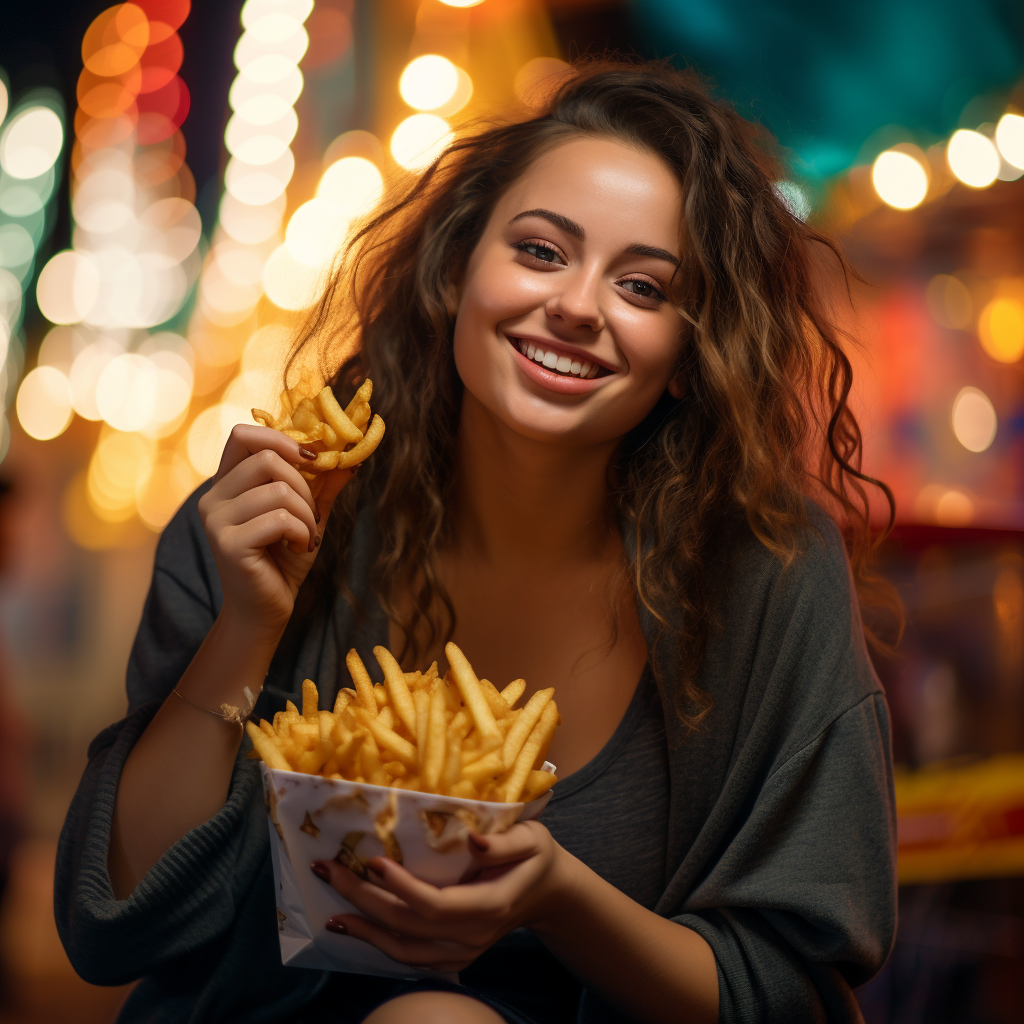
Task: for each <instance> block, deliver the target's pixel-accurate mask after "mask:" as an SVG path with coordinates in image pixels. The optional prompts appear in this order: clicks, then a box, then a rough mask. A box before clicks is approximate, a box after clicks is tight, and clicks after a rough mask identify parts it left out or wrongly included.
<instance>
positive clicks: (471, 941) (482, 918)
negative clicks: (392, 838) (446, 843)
mask: <svg viewBox="0 0 1024 1024" xmlns="http://www.w3.org/2000/svg"><path fill="white" fill-rule="evenodd" d="M469 849H470V852H471V853H472V855H473V860H474V865H473V868H472V869H471V870H470V872H468V873H467V876H466V878H464V879H463V881H462V882H460V883H459V884H458V885H449V886H446V887H445V888H443V889H439V888H437V886H434V885H430V884H429V883H428V882H422V881H420V880H419V879H418V878H415V877H414V876H413V875H411V874H410V873H409V872H408V871H406V869H405V868H404V867H402V865H401V864H397V863H396V862H395V861H393V860H390V859H389V858H387V857H375V858H373V859H372V860H370V861H368V862H367V867H368V868H369V869H370V872H371V874H370V877H369V879H366V880H364V879H361V878H359V876H358V875H356V874H355V873H354V872H352V871H350V870H349V869H348V868H346V867H343V866H342V865H341V864H338V863H336V862H334V861H317V862H316V863H315V864H314V865H313V871H314V873H315V874H316V875H318V876H319V877H320V878H322V879H323V880H324V881H325V882H327V883H328V884H329V885H331V886H333V888H334V889H335V890H336V891H337V892H339V893H340V894H341V895H342V896H344V898H345V899H346V900H348V902H349V903H351V904H352V905H353V906H354V907H357V908H358V909H359V910H360V911H361V912H362V914H363V915H365V916H360V915H357V914H338V915H337V916H336V917H333V918H331V920H330V921H328V922H327V927H328V928H331V930H336V931H342V930H343V931H344V933H345V934H348V935H353V936H355V937H356V938H357V939H365V940H366V941H367V942H369V943H370V944H371V945H374V946H376V947H377V948H378V949H379V950H381V951H383V952H384V953H386V954H387V955H388V956H389V957H391V959H392V960H397V961H398V962H399V963H402V964H408V965H409V966H411V967H426V968H431V969H433V970H438V971H446V972H457V971H461V970H464V969H465V968H466V967H468V966H469V964H471V963H472V962H473V961H474V960H475V959H476V958H477V957H478V956H480V954H481V953H483V952H484V950H486V949H488V948H489V947H490V946H492V945H494V943H495V942H497V941H498V939H500V938H501V937H502V936H503V935H507V934H508V933H509V932H510V931H512V930H513V929H514V928H519V927H522V926H524V925H525V926H529V925H531V924H535V923H537V922H539V921H540V920H541V919H543V918H546V917H549V916H550V915H551V914H552V913H557V912H558V906H559V904H560V903H561V902H562V900H561V897H562V896H563V894H564V893H565V892H566V890H567V889H568V885H567V882H566V878H567V876H568V874H569V873H570V872H569V871H567V870H566V868H567V867H568V865H567V864H566V861H569V860H571V859H572V858H570V857H569V855H568V854H566V853H565V851H564V850H563V849H562V848H561V847H560V846H559V845H558V844H557V843H556V842H555V841H554V839H552V837H551V833H550V832H549V831H548V830H547V829H546V828H545V827H544V826H543V825H541V824H540V823H539V822H536V821H525V822H518V823H517V824H515V825H513V826H512V827H511V828H510V829H509V830H508V831H507V832H502V833H499V834H495V835H488V836H482V835H478V834H477V833H470V837H469ZM339 926H340V927H339Z"/></svg>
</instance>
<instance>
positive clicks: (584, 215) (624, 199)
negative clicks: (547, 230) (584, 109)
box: [495, 138, 682, 248]
mask: <svg viewBox="0 0 1024 1024" xmlns="http://www.w3.org/2000/svg"><path fill="white" fill-rule="evenodd" d="M534 209H543V210H550V211H552V212H554V213H557V214H558V215H560V216H562V217H567V218H569V219H570V220H572V221H574V222H576V223H577V224H579V225H580V226H581V227H582V228H583V229H584V232H585V233H586V237H587V238H588V239H593V240H594V241H597V240H598V239H600V238H610V237H612V236H619V235H622V236H626V235H628V236H630V237H629V243H632V242H637V241H639V242H644V243H647V244H649V245H660V246H662V247H664V248H676V247H677V246H678V236H679V223H680V218H681V216H682V189H681V187H680V185H679V181H678V179H677V178H676V176H675V175H674V174H673V172H672V170H671V169H670V168H669V167H668V165H667V164H666V163H665V162H664V161H663V160H662V159H661V158H660V157H658V156H656V155H655V154H653V153H651V152H649V151H646V150H642V149H637V148H634V147H632V146H629V145H626V144H625V143H621V142H617V141H615V140H612V139H603V138H580V139H571V140H568V141H566V142H563V143H561V144H559V145H557V146H555V147H553V148H551V149H549V150H548V151H547V152H545V153H542V154H541V155H540V156H539V157H538V158H537V159H536V160H535V161H533V163H532V164H531V165H530V166H529V167H528V168H527V170H526V171H525V172H524V173H523V175H522V176H521V177H520V178H519V179H518V180H517V181H516V182H515V183H514V184H513V185H512V187H511V188H510V189H509V190H508V191H507V192H506V193H505V195H504V196H503V197H502V199H501V201H500V202H499V203H498V206H497V207H496V209H495V215H496V218H498V219H500V223H499V224H498V225H497V226H498V227H499V229H501V228H504V226H505V224H507V223H508V222H509V221H510V220H511V219H512V218H514V217H516V216H518V215H519V214H521V213H523V212H524V211H527V210H534ZM641 234H642V235H643V236H644V237H642V238H641V237H639V235H641ZM634 235H637V236H638V237H636V238H634V237H632V236H634ZM627 244H628V243H627Z"/></svg>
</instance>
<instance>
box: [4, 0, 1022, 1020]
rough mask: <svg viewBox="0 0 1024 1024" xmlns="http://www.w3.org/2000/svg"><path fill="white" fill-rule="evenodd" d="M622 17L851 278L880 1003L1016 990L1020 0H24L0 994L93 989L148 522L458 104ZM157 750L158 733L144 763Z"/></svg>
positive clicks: (517, 84) (977, 1010) (189, 475)
mask: <svg viewBox="0 0 1024 1024" xmlns="http://www.w3.org/2000/svg"><path fill="white" fill-rule="evenodd" d="M606 49H615V50H619V51H622V52H626V53H635V54H639V55H643V56H648V57H650V56H658V57H671V58H672V59H673V60H675V61H677V62H678V63H679V64H681V65H687V66H690V67H693V68H696V69H698V70H699V71H701V72H703V73H704V74H705V75H707V76H708V77H709V78H710V79H711V81H712V82H713V83H714V86H715V88H716V89H717V90H718V91H719V92H720V93H721V94H723V95H725V96H727V97H729V98H730V99H731V100H732V101H733V102H734V103H735V104H736V105H737V106H738V107H739V109H740V110H741V111H742V112H743V113H744V114H746V115H747V116H749V117H751V118H754V119H757V120H759V121H761V122H763V123H764V124H765V125H766V126H767V127H768V128H770V129H771V130H772V131H773V132H774V133H775V134H776V135H777V137H778V138H779V141H780V143H781V145H782V146H783V147H784V156H785V160H786V166H787V171H786V176H785V178H784V179H783V180H780V181H779V182H778V183H777V188H778V189H779V191H780V193H781V194H782V195H783V197H784V198H785V200H786V202H787V203H788V204H789V206H790V208H791V209H792V210H793V212H794V213H795V214H796V215H797V216H799V217H801V218H804V219H808V220H810V221H811V222H813V223H814V224H816V225H818V226H821V227H823V228H825V229H826V230H828V231H831V232H833V233H834V234H835V235H836V236H838V237H839V239H840V241H841V243H842V245H843V247H844V248H845V251H846V252H847V254H848V255H849V257H850V259H851V260H852V262H853V264H854V266H855V267H856V268H857V270H858V271H859V274H860V275H861V278H862V280H860V281H857V282H855V284H854V297H855V300H856V308H857V317H856V319H855V321H853V322H852V323H851V325H850V326H851V331H852V333H853V334H854V336H855V339H856V344H855V345H854V346H853V347H852V356H853V358H854V361H855V364H856V368H857V391H856V395H855V402H856V406H857V409H858V411H859V413H860V416H861V422H862V425H863V428H864V432H865V443H866V459H865V465H866V469H867V470H868V471H869V472H871V473H873V474H874V475H876V476H879V477H881V478H882V479H884V480H886V481H887V482H888V483H889V484H890V485H891V486H892V488H893V490H894V491H895V494H896V497H897V501H898V517H897V526H896V529H895V531H894V533H893V536H892V538H891V539H890V541H889V542H888V543H887V546H886V549H885V557H884V564H883V566H882V568H883V571H884V572H885V573H886V574H887V575H888V576H889V578H890V579H892V580H893V582H895V583H896V585H897V586H898V588H899V590H900V592H901V594H902V596H903V599H904V601H905V604H906V609H907V614H908V629H907V632H906V635H905V637H904V640H903V643H902V645H901V647H900V650H899V653H898V654H897V655H896V656H895V657H892V658H887V659H880V660H879V662H878V670H879V673H880V675H881V676H882V678H883V681H884V682H885V685H886V689H887V694H888V698H889V701H890V704H891V707H892V711H893V716H894V722H895V737H894V744H895V752H896V757H897V760H898V762H899V764H900V774H899V780H898V805H899V842H900V878H901V883H902V885H901V897H900V900H901V921H900V932H899V938H898V941H897V945H896V949H895V951H894V953H893V955H892V957H891V958H890V961H889V963H888V964H887V966H886V968H885V970H884V971H883V972H882V974H881V975H880V976H879V977H878V978H877V979H876V980H875V981H873V982H872V983H871V984H870V985H868V986H867V987H866V988H865V989H863V990H861V992H860V993H859V997H860V999H861V1004H862V1006H863V1010H864V1014H865V1018H866V1020H867V1021H868V1022H869V1024H874V1022H906V1024H912V1022H913V1024H916V1022H926V1021H927V1022H935V1021H938V1022H944V1021H951V1022H952V1021H957V1022H968V1021H970V1022H986V1024H987V1022H992V1024H1002V1022H1009V1021H1014V1022H1017V1021H1020V1020H1024V882H1022V881H1021V879H1022V878H1024V532H1022V531H1024V362H1022V356H1024V180H1022V176H1024V5H1022V4H1020V2H1019V0H970V2H968V0H858V2H856V3H850V2H846V3H834V4H822V3H819V2H811V0H758V2H755V0H625V2H616V0H605V2H601V0H246V2H244V3H242V2H241V0H218V2H217V3H206V4H201V5H196V7H195V8H194V9H191V7H190V3H189V0H136V2H135V3H126V4H120V5H117V6H114V7H107V6H105V5H104V4H103V3H101V2H93V0H34V2H33V3H16V2H13V0H12V2H11V3H7V4H5V5H4V8H3V13H2V15H0V361H2V370H0V401H2V404H3V409H2V410H0V412H2V414H3V415H2V427H0V430H2V434H0V886H2V887H3V895H2V903H0V1020H2V1021H9V1022H21V1024H30V1022H31V1024H42V1022H48V1021H57V1020H60V1021H67V1020H74V1021H78V1022H91V1021H96V1022H100V1021H108V1020H111V1019H112V1018H113V1015H114V1014H115V1012H116V1008H117V1006H118V1005H119V1004H120V1002H121V1001H122V999H123V998H124V990H108V989H98V988H93V987H90V986H88V985H86V984H85V983H84V982H81V981H80V980H79V979H77V978H76V977H75V975H74V974H73V972H72V970H71V968H70V966H69V965H68V964H67V961H66V959H65V958H64V955H63V952H62V950H61V948H60V944H59V941H58V939H57V936H56V931H55V928H54V925H53V920H52V875H53V864H54V849H55V842H56V836H57V834H58V832H59V829H60V826H61V823H62V821H63V817H64V814H65V812H66V809H67V806H68V802H69V800H70V798H71V795H72V793H73V792H74V788H75V786H76V784H77V781H78V779H79V776H80V774H81V771H82V768H83V766H84V764H85V757H86V748H87V745H88V742H89V740H90V739H91V738H92V737H93V736H94V735H95V734H96V733H97V732H98V731H99V730H100V729H101V728H103V727H104V726H105V725H107V724H108V723H110V722H111V721H113V720H115V719H117V718H119V717H121V715H122V714H123V712H124V707H125V698H124V689H123V677H124V668H125V664H126V661H127V656H128V650H129V647H130V644H131V641H132V637H133V634H134V630H135V627H136V624H137V622H138V617H139V614H140V610H141V605H142V600H143V598H144V595H145V591H146V588H147V586H148V582H149V575H150V571H151V566H152V556H153V551H154V546H155V544H156V541H157V538H158V536H159V533H160V530H161V529H162V528H163V526H164V524H165V523H166V522H167V521H168V519H169V518H170V516H171V515H172V514H173V512H174V511H175V509H176V508H177V507H178V505H179V504H180V503H181V502H182V501H183V499H184V498H185V497H186V495H188V494H189V493H190V492H191V491H192V490H193V489H194V488H195V487H196V486H197V484H198V483H199V482H200V481H202V480H203V479H204V478H205V477H207V476H209V475H210V474H211V473H212V472H213V471H214V469H215V467H216V465H217V461H218V457H219V452H220V449H221V447H222V445H223V441H224V438H225V437H226V435H227V433H228V431H229V430H230V428H231V426H232V425H233V424H234V423H236V422H244V421H249V409H250V408H251V407H252V406H259V407H263V408H267V409H270V410H271V411H273V410H274V408H275V406H276V401H277V399H276V396H277V394H278V392H279V390H280V379H281V367H282V359H283V355H284V352H285V351H286V349H287V346H288V342H289V337H290V334H291V331H292V330H293V329H294V327H295V325H296V323H297V321H298V320H299V319H300V318H301V317H302V315H303V311H304V310H306V309H308V308H309V307H310V306H311V305H312V304H313V303H314V302H315V301H316V299H317V297H318V295H319V291H320V288H321V287H322V274H321V271H322V268H323V266H324V263H325V261H327V260H328V259H329V258H330V255H331V254H332V253H333V252H334V251H335V250H336V248H337V246H338V245H339V243H340V242H341V241H342V240H343V239H344V237H345V235H346V233H347V232H348V231H349V229H350V225H351V224H352V223H353V221H355V220H356V219H357V218H359V217H360V216H362V215H363V214H365V213H366V212H368V211H369V210H371V209H372V208H373V207H374V205H375V204H376V203H377V202H378V201H379V200H380V198H381V196H382V195H383V193H384V190H385V188H386V187H387V185H388V184H389V183H390V182H393V181H396V180H398V179H401V178H402V177H403V176H408V175H410V174H415V173H416V172H417V171H418V170H419V169H420V168H422V167H424V166H425V165H426V164H427V163H429V162H430V160H431V159H432V157H433V156H434V155H435V154H436V153H437V152H438V151H439V149H440V148H441V147H443V146H444V145H445V144H446V142H447V141H448V140H449V139H450V138H452V136H453V134H455V133H458V132H459V131H460V130H463V127H464V125H465V124H466V123H467V122H468V121H470V120H471V119H473V118H475V117H479V116H481V115H489V114H501V113H505V112H508V111H510V110H511V111H519V112H527V111H529V110H530V109H532V108H536V107H537V106H538V105H539V104H541V103H542V102H543V99H544V96H545V95H546V92H547V90H548V89H550V88H551V85H552V83H553V82H556V81H557V80H558V76H559V75H560V74H562V73H564V70H565V68H566V67H567V64H566V62H567V61H570V60H572V59H573V58H574V57H576V56H578V55H580V54H586V53H600V52H603V51H605V50H606ZM172 769H173V766H168V770H172Z"/></svg>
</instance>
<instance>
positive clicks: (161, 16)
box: [135, 0, 192, 38]
mask: <svg viewBox="0 0 1024 1024" xmlns="http://www.w3.org/2000/svg"><path fill="white" fill-rule="evenodd" d="M135 2H136V3H137V4H138V6H139V7H141V8H142V9H143V10H144V11H145V12H146V17H147V18H149V20H150V21H154V22H163V23H164V24H165V25H168V26H170V27H171V28H172V29H175V28H180V27H181V25H182V24H183V23H184V21H185V19H186V18H187V17H188V12H189V11H190V10H192V3H191V0H135ZM165 38H166V37H165Z"/></svg>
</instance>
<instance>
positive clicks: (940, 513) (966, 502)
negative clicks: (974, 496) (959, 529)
mask: <svg viewBox="0 0 1024 1024" xmlns="http://www.w3.org/2000/svg"><path fill="white" fill-rule="evenodd" d="M973 519H974V502H973V501H971V499H970V498H969V497H968V496H967V495H966V494H964V492H963V491H961V490H958V489H957V488H955V487H952V488H950V489H949V490H947V491H946V492H945V493H944V494H943V495H942V497H940V498H939V500H938V501H937V502H936V503H935V521H936V522H937V523H938V524H939V525H940V526H969V525H970V523H971V521H972V520H973Z"/></svg>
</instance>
